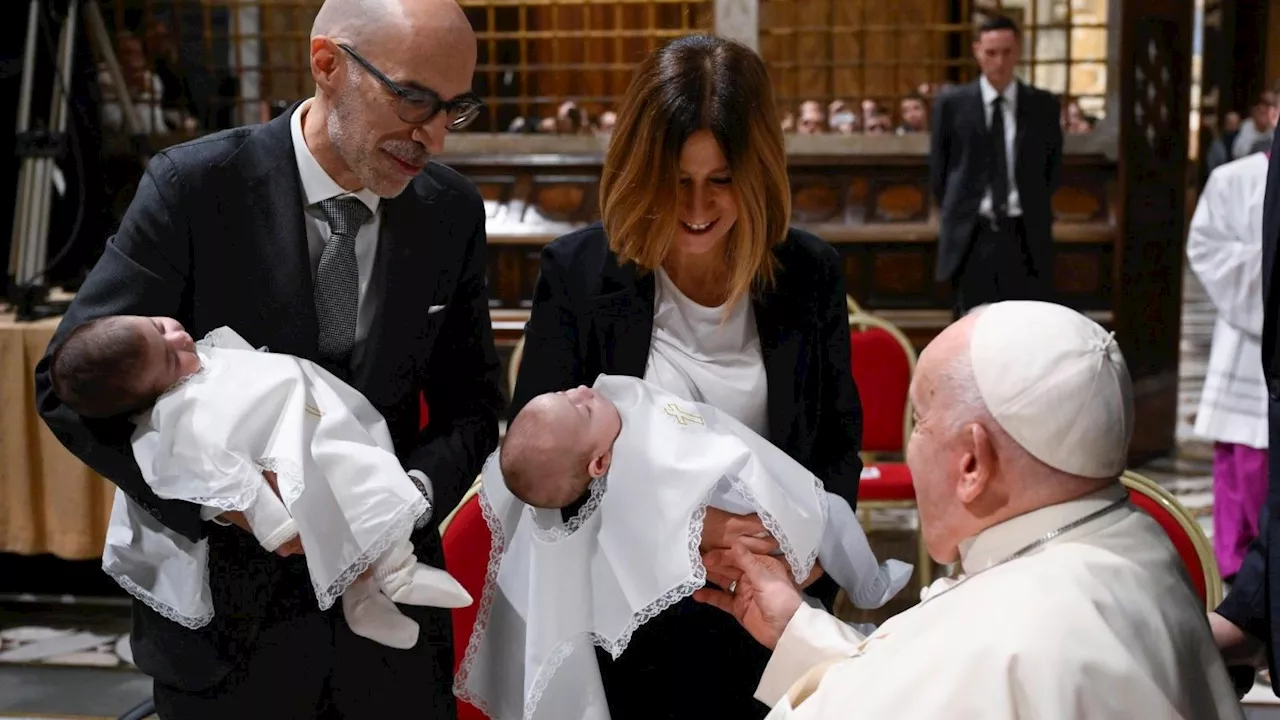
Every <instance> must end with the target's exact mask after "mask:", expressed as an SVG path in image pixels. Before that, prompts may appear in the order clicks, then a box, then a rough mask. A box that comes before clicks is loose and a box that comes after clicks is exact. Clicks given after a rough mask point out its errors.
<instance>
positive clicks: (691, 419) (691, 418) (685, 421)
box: [663, 403, 707, 426]
mask: <svg viewBox="0 0 1280 720" xmlns="http://www.w3.org/2000/svg"><path fill="white" fill-rule="evenodd" d="M663 411H664V412H666V414H667V415H670V416H671V417H672V418H675V421H676V422H678V423H680V424H681V425H682V426H688V425H690V424H695V425H704V426H705V425H706V424H707V423H706V422H705V421H703V419H702V416H701V415H695V414H693V413H691V412H689V411H688V410H681V409H680V407H679V406H677V405H676V404H675V403H670V404H668V405H667V406H666V407H665V408H663Z"/></svg>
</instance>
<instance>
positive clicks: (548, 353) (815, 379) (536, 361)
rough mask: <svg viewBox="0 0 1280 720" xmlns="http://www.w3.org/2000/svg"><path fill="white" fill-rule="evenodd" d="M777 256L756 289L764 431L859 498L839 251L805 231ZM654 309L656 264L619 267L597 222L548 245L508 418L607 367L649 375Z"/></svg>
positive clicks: (855, 412) (856, 419) (832, 484)
mask: <svg viewBox="0 0 1280 720" xmlns="http://www.w3.org/2000/svg"><path fill="white" fill-rule="evenodd" d="M774 254H775V256H776V257H777V258H778V261H779V263H780V265H781V270H780V271H779V273H778V275H777V284H776V285H775V287H774V288H773V289H771V290H768V291H765V292H763V293H759V294H757V295H756V296H755V297H754V298H753V301H754V303H755V315H756V325H757V327H758V328H759V332H760V346H761V350H762V353H763V355H764V366H765V373H766V376H767V378H768V386H769V388H768V393H769V398H768V415H769V441H770V442H772V443H773V444H774V445H776V446H778V447H779V448H781V449H782V450H784V451H785V452H786V453H787V454H788V455H790V456H791V457H793V458H795V459H796V460H797V461H799V462H800V463H801V464H803V465H804V466H805V467H807V468H808V469H809V470H810V471H811V472H813V473H814V474H815V475H817V476H818V477H819V478H821V479H822V481H823V482H824V483H826V486H827V489H828V490H830V491H831V492H834V493H836V494H838V495H841V496H843V497H844V498H845V499H847V500H848V501H849V504H850V505H854V506H856V503H857V497H858V477H859V475H860V474H861V472H862V460H861V458H860V457H859V455H858V450H859V448H860V447H861V444H862V408H861V405H860V404H859V402H858V391H857V388H855V387H854V384H853V376H852V374H851V371H850V369H849V323H848V311H847V310H846V306H845V288H844V277H843V275H842V274H841V271H840V258H839V256H838V255H837V254H836V252H835V250H833V249H832V248H831V247H830V246H829V245H827V244H826V243H824V242H823V241H822V240H820V239H819V238H817V237H815V236H814V235H810V234H809V233H806V232H803V231H801V230H791V231H790V232H789V233H788V234H787V239H786V241H785V242H784V243H783V244H781V245H780V246H778V248H777V249H776V250H775V251H774ZM653 313H654V278H653V274H652V273H639V272H638V271H637V268H636V267H635V266H634V265H632V264H627V265H619V264H618V260H617V256H615V255H614V254H613V253H612V252H611V251H610V250H609V244H608V239H607V238H606V237H605V234H604V229H603V228H601V227H600V226H599V225H593V226H591V227H588V228H584V229H582V230H579V231H577V232H574V233H571V234H569V235H566V236H564V237H562V238H560V239H558V240H556V241H555V242H553V243H551V244H550V245H548V246H547V247H546V248H544V249H543V252H542V272H541V274H540V275H539V277H538V282H537V287H536V289H535V290H534V299H533V310H532V312H531V314H530V316H529V324H528V325H527V326H526V327H525V346H524V356H523V358H522V359H521V363H520V373H519V375H518V377H517V380H516V387H515V392H514V394H513V399H512V402H511V407H510V409H509V416H510V417H512V418H514V417H515V415H516V413H519V412H520V409H521V408H523V407H524V406H525V404H526V403H528V402H529V400H530V399H532V398H533V397H534V396H536V395H540V394H542V393H545V392H554V391H558V390H566V389H569V388H573V387H576V386H578V385H580V384H582V385H591V384H592V383H594V382H595V379H596V376H597V375H600V374H606V375H630V376H633V377H644V371H645V366H646V365H647V364H648V362H649V341H650V339H651V338H652V335H653Z"/></svg>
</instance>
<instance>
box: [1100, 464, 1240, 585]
mask: <svg viewBox="0 0 1280 720" xmlns="http://www.w3.org/2000/svg"><path fill="white" fill-rule="evenodd" d="M1120 481H1121V482H1122V483H1124V486H1125V487H1127V488H1129V489H1130V490H1132V491H1134V492H1137V493H1141V494H1143V495H1145V496H1147V497H1149V498H1151V499H1152V500H1155V501H1156V504H1157V505H1159V506H1160V507H1161V508H1163V509H1164V510H1165V511H1166V512H1168V513H1169V514H1170V515H1172V516H1173V517H1174V518H1175V519H1176V520H1177V521H1178V525H1179V526H1180V527H1181V528H1182V530H1183V531H1184V532H1185V533H1186V534H1187V537H1189V538H1191V545H1192V547H1194V548H1195V550H1196V558H1197V559H1198V560H1199V561H1200V567H1201V568H1203V571H1204V590H1205V592H1204V594H1205V609H1206V610H1207V611H1213V610H1214V609H1216V608H1217V607H1218V605H1219V604H1220V603H1221V602H1222V576H1221V575H1220V574H1219V571H1218V561H1217V559H1215V558H1214V556H1213V545H1212V543H1210V542H1209V538H1208V537H1206V536H1205V534H1204V530H1202V529H1200V524H1199V523H1197V522H1196V519H1195V518H1194V517H1192V515H1191V513H1190V512H1189V511H1188V510H1187V508H1186V507H1184V506H1183V505H1182V503H1180V502H1178V500H1177V498H1175V497H1174V496H1173V494H1172V493H1170V492H1169V491H1168V490H1166V489H1164V488H1162V487H1160V486H1159V485H1157V484H1156V483H1155V482H1154V481H1152V480H1151V479H1150V478H1148V477H1145V476H1143V475H1140V474H1138V473H1136V472H1133V471H1132V470H1126V471H1125V472H1124V474H1123V475H1121V476H1120Z"/></svg>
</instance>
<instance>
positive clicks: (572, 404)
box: [499, 387, 622, 509]
mask: <svg viewBox="0 0 1280 720" xmlns="http://www.w3.org/2000/svg"><path fill="white" fill-rule="evenodd" d="M621 422H622V421H621V419H620V417H619V416H618V410H617V408H616V407H614V405H613V403H611V402H609V400H607V399H606V398H604V397H603V396H601V395H599V394H597V393H596V392H595V391H594V390H591V389H590V388H585V387H582V388H576V389H574V390H569V391H567V392H561V393H546V394H543V395H539V396H538V397H535V398H534V399H533V400H530V401H529V404H528V405H526V406H525V407H524V409H522V410H521V411H520V413H519V414H517V415H516V417H515V419H514V420H512V421H511V426H510V427H509V428H507V437H506V439H505V440H504V441H503V444H502V451H501V454H500V456H499V465H500V467H501V468H502V477H503V479H504V481H505V482H506V484H507V488H508V489H509V490H510V491H511V494H512V495H515V496H516V497H517V498H519V499H520V500H521V501H523V502H524V503H526V504H528V505H532V506H533V507H539V508H548V509H555V508H563V507H566V506H568V505H570V504H571V503H573V502H574V501H575V500H577V499H578V498H580V497H581V496H582V494H583V493H584V492H586V490H587V486H589V485H590V484H591V480H592V479H593V478H596V477H600V476H602V475H604V473H605V472H606V471H607V470H608V469H609V462H610V461H611V459H612V449H613V441H614V440H615V439H616V438H617V436H618V432H619V430H620V429H621Z"/></svg>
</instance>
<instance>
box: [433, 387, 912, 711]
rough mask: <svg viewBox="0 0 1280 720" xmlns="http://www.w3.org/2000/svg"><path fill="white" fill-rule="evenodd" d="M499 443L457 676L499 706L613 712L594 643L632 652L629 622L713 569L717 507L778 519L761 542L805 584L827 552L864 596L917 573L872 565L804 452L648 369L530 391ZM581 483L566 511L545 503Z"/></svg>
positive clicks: (872, 598)
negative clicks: (775, 441) (690, 397)
mask: <svg viewBox="0 0 1280 720" xmlns="http://www.w3.org/2000/svg"><path fill="white" fill-rule="evenodd" d="M496 455H497V458H496V460H497V462H496V463H495V458H491V459H490V461H489V462H488V463H487V464H486V467H485V471H484V473H483V476H482V482H481V489H480V502H481V505H482V509H483V515H484V517H485V518H486V520H487V521H488V522H489V525H490V531H491V535H492V536H493V537H494V538H495V541H494V545H495V548H497V552H496V553H495V554H494V555H493V556H492V559H491V561H490V566H489V571H488V575H487V581H486V587H485V591H484V596H483V599H482V601H481V608H482V609H481V611H480V613H479V615H478V617H477V619H476V625H475V630H474V632H473V633H472V636H471V642H470V645H469V647H468V650H467V654H466V658H465V659H464V662H463V666H462V667H461V669H460V670H459V672H458V676H457V683H456V687H457V688H458V694H459V696H460V697H462V698H463V699H466V700H468V701H469V702H471V703H472V704H473V705H475V706H476V707H478V708H480V709H482V710H483V711H485V712H486V713H488V714H489V715H490V716H491V717H495V718H503V719H505V718H509V717H521V716H522V717H525V718H547V719H548V720H588V719H589V720H601V719H607V718H609V717H610V713H609V709H608V707H607V703H606V702H605V700H604V687H603V686H602V685H601V683H600V681H599V674H598V673H599V670H598V668H597V667H594V666H593V664H594V663H595V659H596V658H595V653H594V651H593V649H592V644H593V643H594V644H596V645H598V646H600V647H602V648H604V649H605V650H606V651H607V652H609V654H610V655H611V656H612V657H614V658H617V657H620V656H622V655H623V653H624V652H625V651H626V646H627V644H628V643H629V641H630V637H631V635H632V633H634V632H635V630H637V629H638V628H639V627H640V626H641V625H643V624H645V623H646V622H647V621H648V620H649V619H651V618H652V617H653V616H654V615H656V614H658V613H659V612H661V611H662V610H664V609H666V608H668V607H670V606H672V605H674V604H675V603H677V602H679V601H681V600H683V599H685V598H687V597H689V596H690V595H692V594H693V592H694V590H696V589H697V588H699V587H701V586H702V585H703V584H704V583H705V579H706V569H705V567H704V566H703V564H702V561H701V557H700V556H699V553H698V546H699V544H700V540H701V537H702V524H703V518H704V516H705V513H706V511H707V508H708V507H715V508H719V509H720V510H723V511H725V512H729V513H734V514H739V515H747V514H758V515H759V517H760V518H761V520H762V521H763V523H764V525H765V527H766V528H768V533H762V535H764V537H752V538H750V539H749V542H750V543H751V544H752V546H753V547H755V548H756V549H757V550H760V551H762V552H775V553H776V554H778V555H781V556H783V557H784V558H785V560H786V562H787V566H788V567H789V571H790V573H791V575H792V577H793V579H794V580H795V582H797V583H800V584H804V583H805V581H806V579H807V578H809V577H810V576H811V575H812V574H813V573H814V572H815V570H817V567H818V563H820V564H821V565H820V567H821V570H822V571H823V572H825V573H826V574H827V575H828V576H830V577H831V578H832V579H833V580H835V582H836V583H837V584H838V585H839V586H840V587H842V588H843V589H844V590H845V591H846V592H847V593H848V595H849V598H850V600H851V601H852V602H853V603H854V605H856V606H858V607H861V608H877V607H881V606H882V605H884V603H885V602H887V601H888V600H889V599H890V598H892V597H893V596H894V595H896V594H897V593H898V591H900V590H901V589H902V587H903V586H905V585H906V584H907V582H908V581H909V580H910V578H911V570H912V568H911V566H910V565H908V564H906V563H903V562H900V561H897V560H890V561H888V562H886V563H884V564H878V562H877V560H876V558H875V555H874V554H873V553H872V551H871V547H870V545H869V544H868V542H867V538H866V535H865V534H864V533H863V531H862V528H861V527H860V526H859V525H858V521H857V518H856V516H855V515H854V513H853V509H852V508H851V507H850V506H849V503H848V502H847V501H845V500H844V499H843V498H841V497H840V496H839V495H836V494H834V493H831V492H828V491H826V490H824V489H823V486H822V483H821V482H820V481H819V480H818V478H817V477H816V476H814V475H813V473H811V472H809V471H808V470H806V469H805V468H804V466H803V465H801V464H800V463H798V462H796V461H795V460H794V459H792V458H791V457H790V456H788V455H787V454H786V453H784V452H783V451H782V450H780V449H778V448H777V447H775V446H774V445H772V444H770V443H769V441H767V440H765V439H764V438H762V437H760V436H759V435H758V434H756V433H755V432H753V431H752V430H751V429H750V428H748V427H747V426H746V425H745V424H743V423H742V422H741V421H739V420H737V419H736V418H734V417H733V416H732V415H731V414H729V413H727V412H724V411H722V410H719V409H717V408H716V407H714V406H712V405H708V404H705V403H696V402H688V401H685V400H684V399H683V398H682V397H681V396H679V395H677V394H675V393H673V392H670V391H668V390H665V389H663V388H662V387H660V386H658V385H656V384H654V383H650V382H647V381H645V380H642V379H640V378H636V377H629V376H611V375H601V376H600V377H599V378H597V380H596V382H595V385H594V388H587V387H578V388H575V389H572V390H569V391H565V392H551V393H544V394H542V395H539V396H537V397H535V398H533V399H532V400H531V401H530V402H529V403H528V404H526V405H525V406H524V408H523V409H522V410H521V411H520V413H519V414H518V415H516V417H515V419H514V420H513V422H512V423H511V426H510V428H509V429H508V430H507V435H506V438H505V440H504V442H503V444H502V448H501V450H500V451H499V452H498V453H497V454H496ZM615 461H616V462H615ZM495 465H496V466H497V467H495ZM584 494H588V495H589V497H590V498H591V499H590V500H589V501H588V502H587V505H586V506H585V508H584V509H583V510H581V511H579V512H578V513H577V514H576V515H575V516H574V517H573V518H571V519H570V520H569V521H568V522H567V523H562V522H561V516H560V513H559V512H549V513H548V512H539V511H545V510H555V511H558V510H560V509H562V508H566V507H568V506H570V505H571V504H573V503H574V501H575V500H577V499H578V498H580V497H582V496H583V495H584ZM540 599H545V600H546V601H545V602H543V601H540ZM814 602H815V603H816V602H817V601H816V600H815V601H814ZM521 650H523V652H520V651H521ZM513 658H515V659H516V660H520V659H523V663H522V664H521V665H513Z"/></svg>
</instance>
